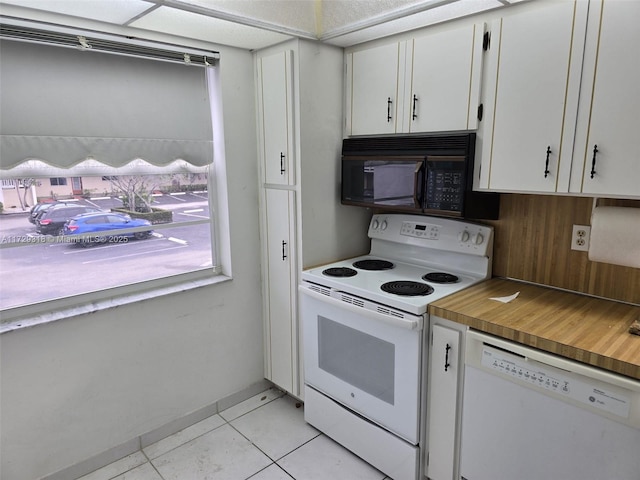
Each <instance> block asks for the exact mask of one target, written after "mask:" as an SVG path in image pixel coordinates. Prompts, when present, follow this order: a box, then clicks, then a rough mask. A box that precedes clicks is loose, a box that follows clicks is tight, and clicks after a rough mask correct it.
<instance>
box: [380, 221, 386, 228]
mask: <svg viewBox="0 0 640 480" xmlns="http://www.w3.org/2000/svg"><path fill="white" fill-rule="evenodd" d="M386 229H387V221H386V220H383V221H382V224H381V225H380V230H386Z"/></svg>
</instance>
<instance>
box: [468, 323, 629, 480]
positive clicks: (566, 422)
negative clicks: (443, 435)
mask: <svg viewBox="0 0 640 480" xmlns="http://www.w3.org/2000/svg"><path fill="white" fill-rule="evenodd" d="M465 348H466V350H465V373H464V389H463V403H462V434H461V446H460V475H461V477H462V478H463V479H466V480H514V479H518V480H541V479H545V480H574V479H575V480H578V479H579V480H640V382H639V381H637V380H633V379H631V378H628V377H624V376H621V375H616V374H612V373H609V372H606V371H604V370H600V369H597V368H593V367H588V366H586V365H584V364H581V363H578V362H574V361H570V360H567V359H564V358H562V357H558V356H555V355H551V354H548V353H544V352H541V351H539V350H535V349H532V348H528V347H525V346H522V345H520V344H517V343H513V342H509V341H505V340H502V339H499V338H496V337H493V336H490V335H485V334H482V333H478V332H475V331H469V332H467V335H466V347H465Z"/></svg>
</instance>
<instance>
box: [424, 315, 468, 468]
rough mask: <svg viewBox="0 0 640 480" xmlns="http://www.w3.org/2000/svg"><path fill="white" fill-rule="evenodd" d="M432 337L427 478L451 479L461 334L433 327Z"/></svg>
mask: <svg viewBox="0 0 640 480" xmlns="http://www.w3.org/2000/svg"><path fill="white" fill-rule="evenodd" d="M432 334H433V344H432V346H431V363H430V367H429V372H430V382H431V385H430V392H431V393H430V396H429V433H428V435H429V442H428V445H429V465H428V477H429V478H430V479H431V480H445V479H446V480H452V479H453V476H454V472H455V470H456V465H455V452H456V428H457V425H456V423H457V420H456V419H457V404H458V378H459V376H460V373H461V370H460V369H461V365H460V359H461V357H460V332H458V331H456V330H453V329H451V328H447V327H444V326H442V325H433V327H432Z"/></svg>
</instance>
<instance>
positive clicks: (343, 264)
mask: <svg viewBox="0 0 640 480" xmlns="http://www.w3.org/2000/svg"><path fill="white" fill-rule="evenodd" d="M368 236H369V238H371V249H370V252H369V254H368V255H364V256H361V257H357V258H352V259H348V260H343V261H339V262H335V263H331V264H329V265H323V266H320V267H317V268H312V269H309V270H306V271H304V272H303V273H302V283H301V285H300V286H299V291H300V313H301V321H302V332H303V343H304V371H305V419H306V421H307V422H308V423H310V424H311V425H314V426H315V427H316V428H318V429H319V430H321V431H323V432H324V433H326V434H327V435H328V436H329V437H331V438H333V439H334V440H336V441H337V442H338V443H341V444H342V445H344V446H345V447H346V448H348V449H350V450H352V451H353V452H354V453H356V454H357V455H359V456H360V457H362V458H363V459H364V460H366V461H367V462H369V463H370V464H372V465H373V466H375V467H376V468H378V469H379V470H381V471H382V472H384V473H385V474H387V475H389V476H390V477H392V478H393V479H394V480H405V479H406V480H417V479H419V478H420V474H421V472H422V470H423V463H424V462H423V461H422V458H421V457H422V455H421V446H422V445H424V439H425V433H426V432H425V431H424V430H425V428H424V427H423V424H424V418H425V415H426V371H427V365H426V363H427V358H428V349H427V341H426V338H425V337H426V331H427V330H428V327H427V325H428V322H427V320H428V314H427V308H428V306H429V304H430V303H431V302H433V301H435V300H438V299H440V298H443V297H445V296H447V295H450V294H452V293H454V292H458V291H460V290H462V289H464V288H467V287H469V286H471V285H473V284H475V283H478V282H480V281H482V280H484V279H487V278H489V277H490V276H491V263H492V252H493V230H492V228H491V227H489V226H486V225H479V224H475V223H470V222H465V221H460V220H454V219H449V218H439V217H426V216H418V215H402V214H383V215H374V216H373V218H372V219H371V223H370V225H369V231H368Z"/></svg>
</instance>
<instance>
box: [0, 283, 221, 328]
mask: <svg viewBox="0 0 640 480" xmlns="http://www.w3.org/2000/svg"><path fill="white" fill-rule="evenodd" d="M229 280H231V277H228V276H226V275H215V276H210V275H209V276H207V277H204V278H198V279H191V280H185V281H182V282H177V283H174V284H171V285H165V286H159V287H156V288H152V289H149V290H144V291H139V292H129V293H122V294H119V295H115V296H112V297H110V298H103V299H98V300H93V301H92V300H91V299H89V300H88V301H86V302H83V303H81V304H80V303H78V304H75V305H70V306H66V307H62V308H59V309H55V310H53V311H47V312H43V313H40V314H35V315H25V316H23V317H19V318H16V319H12V320H9V321H7V322H6V323H1V324H0V335H2V334H5V333H9V332H12V331H14V330H21V329H23V328H31V327H35V326H37V325H42V324H47V323H51V322H57V321H58V320H64V319H66V318H71V317H76V316H78V315H86V314H89V313H94V312H98V311H102V310H107V309H110V308H115V307H119V306H122V305H129V304H131V303H135V302H140V301H143V300H149V299H153V298H158V297H162V296H165V295H172V294H174V293H178V292H184V291H186V290H193V289H196V288H200V287H206V286H209V285H215V284H218V283H223V282H226V281H229Z"/></svg>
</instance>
